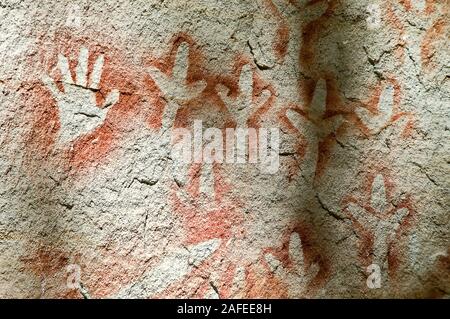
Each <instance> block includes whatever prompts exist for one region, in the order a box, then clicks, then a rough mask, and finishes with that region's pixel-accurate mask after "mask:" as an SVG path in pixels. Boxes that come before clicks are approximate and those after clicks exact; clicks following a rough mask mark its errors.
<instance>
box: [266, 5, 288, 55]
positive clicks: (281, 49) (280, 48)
mask: <svg viewBox="0 0 450 319" xmlns="http://www.w3.org/2000/svg"><path fill="white" fill-rule="evenodd" d="M264 3H265V5H266V7H267V8H268V9H269V11H270V13H271V14H272V15H273V16H274V17H275V19H276V20H277V23H278V27H277V31H276V37H275V41H274V43H273V50H274V51H275V56H276V58H277V59H278V61H279V62H282V61H284V58H285V57H286V53H287V48H288V45H289V25H288V23H287V21H286V19H285V18H284V16H283V15H282V14H281V12H280V11H279V10H278V8H277V7H276V6H275V5H274V4H273V2H272V1H271V0H266V1H265V2H264Z"/></svg>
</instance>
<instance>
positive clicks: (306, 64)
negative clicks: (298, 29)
mask: <svg viewBox="0 0 450 319" xmlns="http://www.w3.org/2000/svg"><path fill="white" fill-rule="evenodd" d="M318 2H320V1H311V2H310V3H309V4H311V5H312V4H314V3H318ZM327 4H328V7H327V9H326V11H325V12H324V14H322V16H320V17H319V18H317V19H316V20H314V21H311V22H309V23H308V24H306V25H305V26H304V27H303V30H302V34H303V44H302V46H301V50H300V66H301V67H302V70H303V71H304V72H305V73H307V74H308V75H309V76H315V75H317V72H318V70H315V69H314V68H315V67H316V63H315V57H316V56H317V55H318V53H317V49H316V44H317V43H318V42H319V39H320V34H321V33H322V31H324V30H325V29H326V28H327V26H328V25H329V20H330V18H331V17H332V15H333V13H334V11H335V9H336V7H337V5H338V4H339V0H331V1H328V2H327Z"/></svg>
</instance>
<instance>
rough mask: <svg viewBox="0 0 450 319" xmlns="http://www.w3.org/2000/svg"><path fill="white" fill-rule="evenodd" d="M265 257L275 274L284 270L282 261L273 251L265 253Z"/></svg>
mask: <svg viewBox="0 0 450 319" xmlns="http://www.w3.org/2000/svg"><path fill="white" fill-rule="evenodd" d="M264 259H265V260H266V262H267V265H268V266H269V269H270V271H271V272H273V273H274V274H279V273H281V272H283V265H282V264H281V262H280V261H279V260H278V259H277V258H276V257H275V256H274V255H273V254H271V253H267V254H265V255H264Z"/></svg>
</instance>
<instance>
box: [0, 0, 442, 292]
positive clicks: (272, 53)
mask: <svg viewBox="0 0 450 319" xmlns="http://www.w3.org/2000/svg"><path fill="white" fill-rule="evenodd" d="M448 14H449V2H448V0H436V1H433V0H417V1H414V0H372V1H368V0H329V1H326V0H311V1H306V0H255V1H254V0H246V1H242V0H227V1H223V0H196V1H181V0H155V1H154V0H146V1H144V0H142V1H123V0H121V1H116V0H114V1H112V0H111V1H88V0H84V1H76V2H75V1H73V2H70V1H66V0H63V1H61V0H59V1H35V0H33V1H32V0H0V26H1V32H0V55H1V61H2V63H1V66H0V90H1V95H0V96H1V100H0V103H1V104H0V105H1V107H0V125H1V126H0V134H1V135H0V145H1V152H0V176H1V179H0V297H3V298H10V297H23V298H39V297H40V298H83V297H84V298H108V297H126V298H149V297H150V298H155V297H200V298H203V297H205V298H217V297H220V298H233V297H292V298H295V297H309V298H325V297H449V295H450V261H449V252H450V251H449V249H450V231H449V229H450V228H449V226H450V225H449V220H450V218H449V201H450V198H449V189H450V183H449V182H450V179H449V161H450V154H449V143H448V138H449V137H450V134H449V131H450V130H449V124H450V123H449V117H448V114H449V103H450V80H449V78H450V54H449V52H450V50H449V49H450V48H449V21H450V19H449V16H448ZM195 120H202V121H203V126H204V127H215V128H219V129H225V128H232V127H236V126H238V127H250V128H260V127H266V128H273V127H278V128H279V129H280V130H281V135H280V149H279V154H280V167H279V170H278V172H277V173H276V174H274V175H270V174H263V173H261V171H260V169H259V167H258V165H255V164H220V163H215V164H206V163H200V164H195V163H194V164H191V165H184V164H179V163H178V162H177V161H176V159H174V158H173V157H172V156H171V155H170V148H171V143H172V142H173V141H171V132H172V128H174V127H185V128H192V126H193V123H194V121H195ZM374 264H375V265H378V266H379V269H378V270H379V271H380V272H379V273H380V275H381V287H380V288H378V289H370V288H369V286H370V285H367V279H368V276H369V275H370V272H371V271H374V269H375V270H376V266H374ZM374 267H375V268H374Z"/></svg>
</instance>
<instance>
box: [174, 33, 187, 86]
mask: <svg viewBox="0 0 450 319" xmlns="http://www.w3.org/2000/svg"><path fill="white" fill-rule="evenodd" d="M188 66H189V45H188V44H187V43H186V42H182V43H181V44H180V46H179V47H178V51H177V53H176V56H175V64H174V66H173V78H174V79H176V80H177V82H178V83H179V84H184V85H185V84H186V79H187V74H188Z"/></svg>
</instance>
